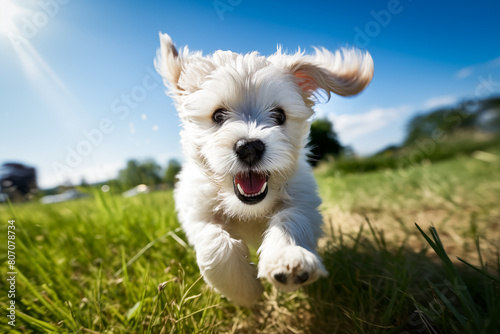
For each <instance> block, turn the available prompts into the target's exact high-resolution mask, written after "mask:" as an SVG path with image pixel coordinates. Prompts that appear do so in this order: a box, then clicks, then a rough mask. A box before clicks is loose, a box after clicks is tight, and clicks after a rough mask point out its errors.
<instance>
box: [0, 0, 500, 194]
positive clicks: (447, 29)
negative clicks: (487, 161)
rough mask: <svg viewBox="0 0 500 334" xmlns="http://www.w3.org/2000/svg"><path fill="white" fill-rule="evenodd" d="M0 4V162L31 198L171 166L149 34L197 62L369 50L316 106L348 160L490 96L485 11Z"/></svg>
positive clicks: (488, 10)
mask: <svg viewBox="0 0 500 334" xmlns="http://www.w3.org/2000/svg"><path fill="white" fill-rule="evenodd" d="M0 3H1V4H2V5H0V7H1V6H3V8H0V50H1V52H0V74H1V78H2V79H1V81H0V91H1V92H2V98H1V99H0V124H1V125H2V127H1V128H2V131H1V132H0V139H1V140H0V163H2V162H6V161H19V162H22V163H26V164H29V165H32V166H35V167H36V168H37V170H38V176H39V179H38V181H39V185H40V186H41V187H51V186H55V185H57V184H60V183H61V182H63V181H64V180H66V179H67V180H70V181H72V182H74V183H79V182H80V181H81V179H82V177H85V179H86V180H87V181H88V182H95V181H99V180H105V179H108V178H112V177H115V175H116V172H117V170H118V169H120V168H122V167H123V166H124V165H125V162H126V160H127V159H129V158H138V159H145V158H154V159H156V160H157V162H159V163H160V164H162V165H165V164H166V162H167V161H168V160H169V159H171V158H178V159H181V150H180V145H179V137H178V132H179V119H178V117H177V115H176V111H175V109H174V107H173V105H172V101H171V100H170V99H169V98H168V97H167V96H166V95H165V94H164V88H163V87H162V86H161V85H160V84H159V78H158V76H157V75H156V74H155V72H154V67H153V59H154V56H155V53H156V49H157V48H158V45H159V42H158V32H159V31H162V32H166V33H169V34H170V35H171V36H172V38H173V40H174V42H175V43H176V45H177V46H183V45H189V47H190V49H192V50H203V52H204V53H211V52H213V51H215V50H218V49H223V50H232V51H235V52H240V53H246V52H250V51H253V50H257V51H259V52H260V53H261V54H264V55H269V54H272V53H273V52H275V50H276V46H277V45H278V44H281V45H282V46H283V48H285V49H288V50H290V51H295V50H296V49H297V48H298V47H301V48H303V49H304V48H305V49H306V50H307V51H311V50H312V48H311V47H312V46H324V47H326V48H328V49H330V50H335V49H338V48H340V47H344V46H358V47H360V48H362V49H366V50H368V51H369V52H370V53H371V54H372V56H373V59H374V62H375V77H374V80H373V81H372V83H371V85H370V86H369V87H368V88H367V89H366V91H365V92H363V93H362V94H361V95H359V96H356V97H354V98H341V97H336V96H335V97H333V98H332V99H331V100H330V102H328V103H326V104H321V105H318V106H317V108H316V111H317V114H318V116H320V117H328V118H329V119H331V120H332V121H333V122H334V124H335V129H336V130H337V131H338V133H339V136H340V140H341V142H342V143H343V144H347V145H351V146H352V147H353V148H354V149H355V151H356V152H358V153H360V154H369V153H373V152H375V151H377V150H379V149H381V148H383V147H384V146H387V145H389V144H393V143H399V142H400V141H401V140H402V139H403V137H404V133H405V126H406V124H407V122H408V120H409V119H410V118H411V117H412V116H413V115H415V114H416V113H419V112H423V111H426V110H430V109H433V108H436V107H439V106H443V105H452V104H454V103H456V102H457V101H460V100H462V99H463V98H466V97H468V98H475V97H484V96H487V95H489V94H498V93H500V58H499V57H500V34H499V32H500V20H498V14H499V13H500V3H499V2H498V1H474V2H472V1H460V2H458V1H440V2H435V1H420V0H413V1H410V0H402V1H395V0H391V1H342V2H334V1H323V2H316V1H308V2H307V3H306V2H303V1H301V2H293V1H273V2H270V1H269V2H265V1H249V0H220V1H218V0H217V1H213V0H207V1H117V0H116V1H80V0H42V1H40V2H39V1H30V0H25V1H21V0H1V2H0ZM5 3H8V4H10V5H5ZM5 6H7V7H5ZM5 8H7V10H5ZM9 13H10V14H9Z"/></svg>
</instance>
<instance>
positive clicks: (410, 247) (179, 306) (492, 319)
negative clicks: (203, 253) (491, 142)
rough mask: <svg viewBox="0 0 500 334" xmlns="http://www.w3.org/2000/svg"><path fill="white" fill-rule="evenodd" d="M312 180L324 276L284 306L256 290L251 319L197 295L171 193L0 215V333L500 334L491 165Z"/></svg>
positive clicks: (283, 300) (32, 206)
mask: <svg viewBox="0 0 500 334" xmlns="http://www.w3.org/2000/svg"><path fill="white" fill-rule="evenodd" d="M317 178H318V181H319V184H320V192H321V195H322V197H323V199H324V205H323V208H322V209H323V213H324V216H325V221H326V226H325V232H326V234H325V237H324V238H323V239H322V240H321V242H320V251H321V254H322V256H323V258H324V262H325V265H326V267H327V269H328V270H329V272H330V275H329V277H328V278H325V279H322V280H320V281H318V282H317V283H314V284H312V285H311V286H308V287H306V288H304V289H303V290H301V291H297V292H295V293H282V292H278V291H276V290H275V289H274V288H272V287H271V286H270V285H269V284H266V291H265V294H264V296H263V298H262V300H261V301H260V302H259V304H258V305H256V306H255V307H254V308H252V309H247V308H240V307H237V306H234V305H232V304H231V303H230V302H228V301H227V300H225V299H223V298H221V297H220V296H219V295H218V294H216V293H213V292H212V291H211V290H210V289H209V288H207V286H206V285H205V284H204V283H203V280H202V279H201V277H200V274H199V271H198V268H197V265H196V262H195V254H194V252H193V250H192V249H191V248H190V247H189V246H188V245H186V239H185V236H184V235H183V233H182V231H181V230H180V229H179V224H178V222H177V220H176V217H175V214H174V211H173V210H174V204H173V200H172V195H171V193H170V192H157V193H152V194H147V195H141V196H136V197H133V198H122V197H120V196H116V195H109V194H105V193H99V192H96V193H95V196H94V197H93V198H88V199H81V200H77V201H73V202H67V203H60V204H52V205H41V204H37V203H26V204H22V205H15V206H13V207H9V206H6V205H4V206H1V207H0V219H1V232H0V235H2V236H3V237H2V238H3V241H2V242H1V243H0V244H1V245H2V248H1V250H2V251H1V254H0V257H1V260H2V269H1V270H2V277H5V276H6V274H5V273H6V272H7V268H8V267H7V250H6V245H7V221H8V220H9V219H15V220H16V222H15V226H16V230H15V232H16V239H15V242H16V250H15V252H16V264H15V266H16V270H17V272H18V274H17V281H16V299H15V300H16V311H17V313H16V315H17V318H16V327H11V326H10V325H8V324H7V321H8V320H9V319H8V318H7V317H6V316H5V314H6V311H5V309H6V308H7V306H8V303H9V299H8V298H7V292H6V291H7V290H8V286H7V282H6V280H5V279H2V280H1V283H0V287H1V290H2V291H4V292H2V294H1V295H0V305H1V307H2V309H3V310H4V311H3V313H2V316H1V317H0V331H1V332H8V333H197V332H203V333H225V332H227V333H498V332H499V331H500V330H499V328H500V320H499V319H500V282H499V280H498V277H499V276H500V270H499V267H500V263H499V262H500V260H499V258H498V251H499V249H498V247H499V244H500V205H499V204H500V151H498V150H492V151H489V152H486V153H485V152H483V153H481V152H480V153H477V154H473V156H471V157H465V156H464V157H458V158H455V159H453V160H449V161H445V162H439V163H435V164H428V165H425V166H415V167H412V168H409V169H405V170H392V171H377V172H373V173H365V174H359V175H357V174H350V175H341V174H339V173H335V172H334V171H332V170H331V168H330V167H329V166H320V167H319V168H318V169H317ZM415 223H417V224H418V225H419V226H420V227H421V228H422V229H423V232H424V233H425V234H426V235H427V236H428V238H429V239H428V240H426V239H425V237H424V235H423V234H422V233H421V232H420V231H419V229H418V228H417V226H416V225H415ZM431 224H433V225H434V226H435V228H436V229H432V230H429V226H430V225H431ZM436 231H437V232H436ZM436 233H439V237H438V236H437V234H436ZM478 240H479V241H478ZM478 249H480V250H481V253H479V252H478ZM457 256H459V257H460V258H462V259H464V260H465V261H467V262H468V263H470V264H471V265H473V266H474V267H475V268H476V269H474V268H472V267H470V266H469V265H467V264H466V263H464V262H461V261H460V260H458V259H457Z"/></svg>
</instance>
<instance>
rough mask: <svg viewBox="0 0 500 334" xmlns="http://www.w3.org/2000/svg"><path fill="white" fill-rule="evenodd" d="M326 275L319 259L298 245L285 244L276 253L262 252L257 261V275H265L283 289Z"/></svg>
mask: <svg viewBox="0 0 500 334" xmlns="http://www.w3.org/2000/svg"><path fill="white" fill-rule="evenodd" d="M327 275H328V272H327V271H326V270H325V267H324V266H323V263H321V259H320V258H319V257H318V256H317V255H315V254H313V253H312V252H310V251H308V250H307V249H305V248H303V247H300V246H287V247H285V248H282V249H281V250H279V251H278V252H277V253H276V254H262V256H261V259H260V261H259V277H266V278H267V280H268V281H269V282H271V283H272V284H273V285H274V286H275V287H277V288H278V289H281V290H285V291H292V290H296V289H297V288H299V287H300V286H302V285H306V284H309V283H312V282H314V281H316V280H317V279H318V278H319V277H321V276H327Z"/></svg>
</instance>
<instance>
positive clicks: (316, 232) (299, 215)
mask: <svg viewBox="0 0 500 334" xmlns="http://www.w3.org/2000/svg"><path fill="white" fill-rule="evenodd" d="M314 184H315V183H314V179H313V177H312V175H310V173H307V174H301V176H300V177H297V178H295V180H294V181H292V182H290V184H289V190H290V192H291V193H296V194H297V193H300V194H301V195H302V196H301V197H300V198H299V199H298V200H297V199H296V202H295V203H293V205H291V204H290V205H289V206H288V207H287V208H285V209H283V210H282V211H280V212H278V213H277V214H275V215H274V216H273V217H272V218H271V220H270V222H269V225H268V228H267V230H266V232H265V233H264V238H263V241H262V245H261V246H260V248H259V251H258V254H259V258H260V259H259V277H265V278H267V280H269V281H270V282H271V283H272V284H273V285H274V286H276V287H277V288H279V289H281V290H286V291H291V290H295V289H297V288H298V287H300V286H302V285H305V284H309V283H312V282H314V281H315V280H317V279H318V278H319V277H321V276H326V275H328V272H327V271H326V270H325V267H324V265H323V263H322V262H321V259H320V257H319V256H318V254H317V253H316V250H315V249H316V246H317V239H318V238H319V237H320V236H321V234H322V230H321V226H322V223H323V219H322V217H321V214H320V213H319V212H318V209H317V207H318V206H319V204H320V203H321V200H320V199H319V197H318V196H317V195H316V193H315V186H314Z"/></svg>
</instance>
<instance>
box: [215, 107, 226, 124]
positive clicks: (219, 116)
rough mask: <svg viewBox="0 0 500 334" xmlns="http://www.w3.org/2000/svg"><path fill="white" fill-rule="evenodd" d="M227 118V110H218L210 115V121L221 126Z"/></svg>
mask: <svg viewBox="0 0 500 334" xmlns="http://www.w3.org/2000/svg"><path fill="white" fill-rule="evenodd" d="M227 117H228V115H227V110H224V109H222V108H219V109H217V110H216V111H214V113H213V114H212V121H214V123H216V124H222V123H224V122H225V121H226V119H227Z"/></svg>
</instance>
